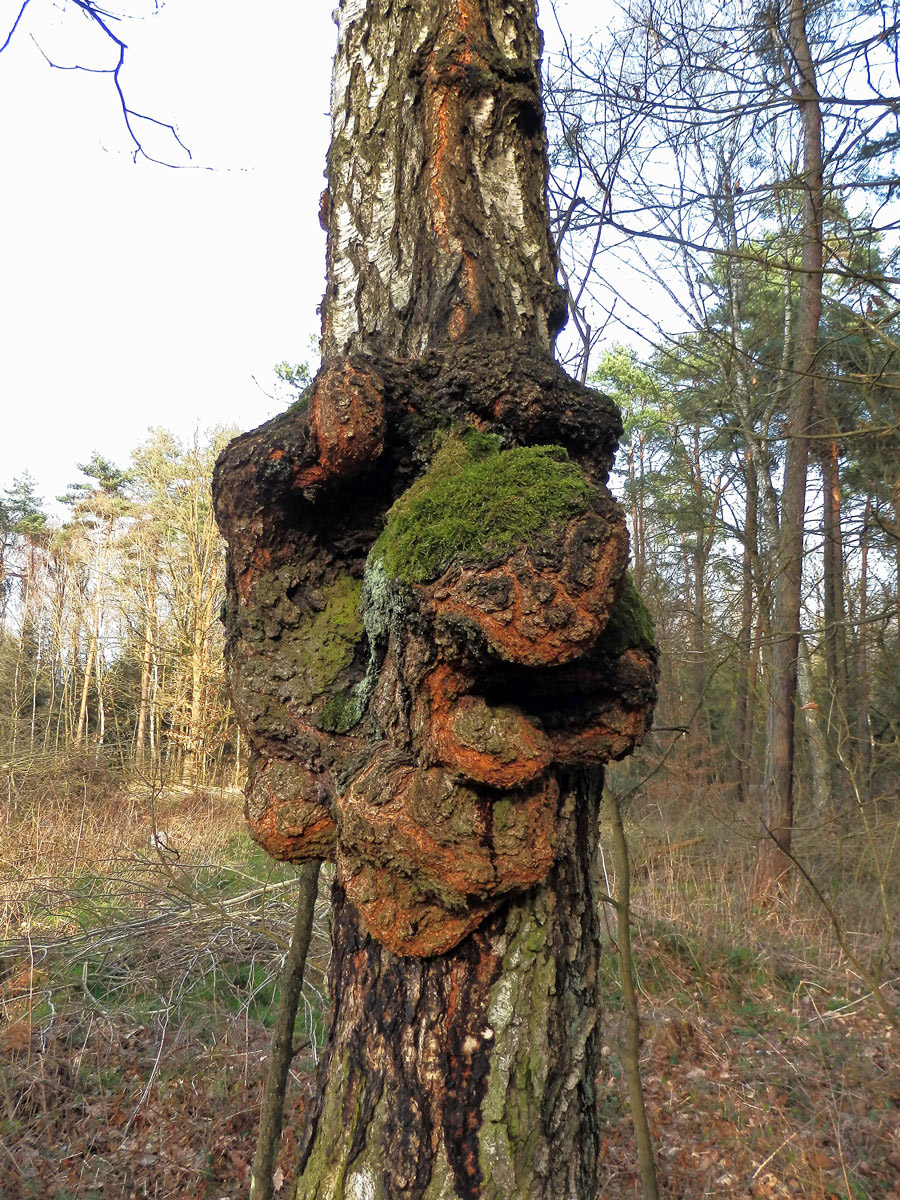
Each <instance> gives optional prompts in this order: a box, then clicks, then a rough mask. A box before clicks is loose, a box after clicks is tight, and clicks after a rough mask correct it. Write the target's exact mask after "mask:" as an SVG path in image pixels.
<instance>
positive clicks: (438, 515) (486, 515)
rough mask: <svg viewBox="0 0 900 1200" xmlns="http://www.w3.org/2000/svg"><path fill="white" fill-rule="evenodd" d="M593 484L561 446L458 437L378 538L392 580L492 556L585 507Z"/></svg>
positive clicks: (417, 579) (421, 577) (414, 578)
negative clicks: (512, 445) (504, 446)
mask: <svg viewBox="0 0 900 1200" xmlns="http://www.w3.org/2000/svg"><path fill="white" fill-rule="evenodd" d="M591 493H592V489H591V486H590V484H589V483H588V482H587V480H586V479H585V478H584V476H583V475H582V473H581V470H580V469H579V467H578V466H577V465H576V464H575V463H573V462H570V461H569V457H568V454H567V453H566V451H565V450H564V449H563V448H562V447H561V446H529V447H523V448H518V449H514V450H501V449H500V442H499V439H498V438H497V437H496V436H494V435H493V434H482V433H477V432H476V431H475V430H468V431H467V432H466V433H465V434H463V436H462V437H459V436H453V437H451V438H449V439H448V440H447V442H446V443H445V445H444V446H443V447H442V448H441V450H440V451H439V452H438V454H437V455H436V457H435V459H434V462H433V463H432V464H431V466H430V467H429V469H428V471H426V473H425V474H424V475H423V476H422V477H421V478H420V479H417V480H416V482H415V483H414V484H413V485H412V487H410V488H409V489H408V490H407V491H406V492H405V493H404V494H403V495H402V496H401V497H400V499H399V500H398V501H397V503H396V504H395V505H394V506H393V508H392V509H391V510H390V512H389V513H388V519H387V525H386V526H385V529H384V532H383V533H382V534H381V537H380V538H379V539H378V541H377V542H376V543H375V546H374V548H373V555H374V556H376V557H377V558H379V559H381V561H382V562H383V564H384V569H385V571H386V573H387V575H388V577H389V578H391V579H398V580H400V581H402V582H404V583H427V582H428V581H429V580H432V579H436V578H437V577H438V576H439V575H441V574H442V573H443V572H444V571H445V570H446V569H447V568H448V567H449V566H450V564H451V563H452V562H454V561H455V560H457V559H462V560H470V561H471V560H476V561H478V560H482V561H483V560H488V559H490V558H493V557H496V556H498V555H503V554H508V553H510V552H511V551H512V550H514V549H515V548H516V546H520V545H522V544H523V543H525V544H528V543H530V542H531V541H532V540H533V539H534V538H535V537H536V536H537V535H538V534H540V533H543V532H545V531H546V530H547V527H548V526H549V525H552V524H554V523H556V522H560V521H565V520H568V519H570V518H571V517H573V516H576V515H577V514H578V513H581V512H584V511H585V509H586V508H587V506H588V504H589V502H590V498H591Z"/></svg>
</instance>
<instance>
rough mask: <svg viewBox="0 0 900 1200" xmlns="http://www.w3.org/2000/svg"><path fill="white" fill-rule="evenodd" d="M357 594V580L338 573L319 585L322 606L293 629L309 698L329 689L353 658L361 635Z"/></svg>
mask: <svg viewBox="0 0 900 1200" xmlns="http://www.w3.org/2000/svg"><path fill="white" fill-rule="evenodd" d="M361 595H362V581H361V580H359V579H354V578H353V577H352V575H342V576H340V577H339V578H338V579H336V580H335V581H334V583H332V584H330V585H329V586H328V587H326V588H323V590H322V598H323V600H324V602H325V603H324V607H323V608H322V609H321V610H320V611H319V612H317V613H316V614H315V615H314V616H313V617H312V618H311V619H309V620H308V621H307V622H306V623H305V624H303V625H302V626H301V627H300V628H299V629H298V630H297V633H296V635H295V636H296V638H297V640H298V642H299V645H300V655H301V658H302V665H303V674H304V675H305V677H306V679H307V680H308V681H309V684H310V700H311V699H312V698H313V697H315V696H321V695H324V694H326V693H328V692H330V691H331V690H332V687H333V684H334V682H335V680H336V679H337V677H338V676H339V675H340V673H341V671H343V670H344V668H345V667H349V666H350V664H351V663H352V662H353V656H354V654H355V653H356V647H357V645H358V644H359V641H360V639H361V638H362V636H363V623H362V617H361V616H360V612H359V601H360V596H361ZM308 702H309V701H307V703H308Z"/></svg>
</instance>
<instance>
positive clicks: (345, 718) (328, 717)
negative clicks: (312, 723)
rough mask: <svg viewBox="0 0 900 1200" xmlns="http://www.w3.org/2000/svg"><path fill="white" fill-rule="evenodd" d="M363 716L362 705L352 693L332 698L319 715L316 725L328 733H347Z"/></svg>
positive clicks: (341, 693) (340, 694)
mask: <svg viewBox="0 0 900 1200" xmlns="http://www.w3.org/2000/svg"><path fill="white" fill-rule="evenodd" d="M361 716H362V704H361V703H360V701H359V699H358V698H357V697H356V696H354V695H353V694H352V693H351V694H350V695H346V694H345V693H343V692H339V693H338V694H337V695H336V696H332V697H331V698H330V700H329V701H328V702H327V704H326V705H325V707H324V708H323V709H322V711H321V712H320V713H319V717H318V720H317V721H316V725H317V726H318V728H319V729H323V730H325V731H327V732H328V733H347V732H348V731H349V730H351V729H352V728H353V726H354V725H356V724H357V723H358V721H359V719H360V717H361Z"/></svg>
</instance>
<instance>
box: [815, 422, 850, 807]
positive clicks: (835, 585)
mask: <svg viewBox="0 0 900 1200" xmlns="http://www.w3.org/2000/svg"><path fill="white" fill-rule="evenodd" d="M822 501H823V528H822V534H823V542H822V564H823V570H822V593H823V607H822V616H823V623H824V630H823V641H824V646H825V672H826V678H827V681H828V712H827V729H828V744H829V749H830V752H831V762H832V776H833V779H832V791H833V792H834V795H835V798H837V796H838V795H839V793H840V792H842V791H845V790H846V788H845V784H846V780H847V769H848V768H849V766H850V764H849V762H848V748H849V732H850V722H851V720H852V714H851V711H850V680H849V676H848V666H849V664H848V658H847V632H846V617H847V611H846V601H845V598H844V538H843V530H842V528H841V476H840V457H839V453H838V444H837V439H836V438H834V437H832V438H830V439H829V441H828V442H827V443H826V445H825V447H824V454H823V456H822Z"/></svg>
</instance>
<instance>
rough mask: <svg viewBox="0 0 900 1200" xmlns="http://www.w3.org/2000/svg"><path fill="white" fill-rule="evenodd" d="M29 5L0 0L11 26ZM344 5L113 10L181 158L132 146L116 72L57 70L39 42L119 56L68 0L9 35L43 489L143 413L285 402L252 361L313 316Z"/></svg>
mask: <svg viewBox="0 0 900 1200" xmlns="http://www.w3.org/2000/svg"><path fill="white" fill-rule="evenodd" d="M20 7H21V0H0V44H2V42H3V40H4V39H5V37H6V33H7V31H8V29H9V28H10V27H11V25H12V23H13V22H14V20H15V16H16V14H17V13H18V11H19V8H20ZM152 7H153V5H152V0H128V3H127V4H124V3H123V10H125V11H128V12H131V13H139V12H143V13H147V14H149V13H151V12H152ZM332 8H333V3H331V2H329V0H293V2H292V3H290V2H287V0H256V2H255V3H254V4H253V5H252V6H248V5H247V4H246V3H245V2H243V0H242V2H240V3H239V2H238V0H218V3H217V4H216V5H215V8H214V10H213V9H212V6H211V5H210V4H209V2H208V0H177V3H169V4H167V5H165V6H164V7H163V8H162V9H161V10H160V12H159V13H158V15H156V16H151V17H149V18H148V19H145V20H127V21H121V22H119V23H117V24H115V26H114V28H115V30H116V32H117V33H118V34H119V36H120V37H122V38H123V40H124V41H126V42H127V43H128V45H129V50H128V56H127V61H126V66H125V70H124V72H123V75H122V81H123V83H124V85H125V89H126V97H127V99H128V102H129V104H130V106H131V107H133V108H135V109H137V110H138V111H140V112H145V113H149V114H151V115H152V116H154V117H157V118H159V119H161V120H164V121H172V122H173V123H175V124H176V126H177V128H178V131H179V133H180V135H181V137H182V138H183V140H184V141H185V143H186V144H187V145H188V146H189V147H190V149H191V151H192V153H193V158H194V163H195V164H196V169H187V170H171V169H167V168H166V167H162V166H156V165H154V164H152V163H147V162H144V161H140V160H139V161H138V162H137V163H136V164H135V163H133V162H132V159H131V155H130V152H129V149H130V147H129V142H128V138H127V134H126V133H125V130H124V128H123V124H122V118H121V113H120V112H119V110H118V108H117V102H116V97H115V94H114V91H113V86H112V80H111V78H110V77H109V76H107V75H88V74H85V73H83V72H80V71H59V70H52V69H51V68H50V67H49V66H48V65H47V63H46V61H45V59H44V58H43V57H42V55H41V52H40V50H39V49H38V47H37V45H36V41H37V42H38V43H39V44H40V46H41V47H42V48H43V50H44V52H45V53H46V54H47V55H48V56H49V57H50V58H52V59H53V60H54V61H56V62H59V63H61V64H68V63H74V62H79V63H82V64H90V65H95V66H109V65H111V63H112V61H113V48H112V47H111V46H110V45H109V44H107V43H106V42H105V41H104V39H103V38H102V37H101V36H100V34H99V31H97V30H96V29H94V28H93V27H92V26H91V25H90V24H89V22H88V21H87V20H86V19H85V18H84V17H83V15H82V14H80V13H79V12H78V10H77V9H75V8H74V7H73V6H72V5H71V4H70V5H65V4H64V3H63V2H62V0H59V2H57V3H54V2H53V0H31V3H30V5H29V7H28V9H27V10H26V12H25V15H24V17H23V20H22V23H21V24H20V26H19V28H18V30H17V32H16V34H15V36H14V38H13V40H12V41H11V43H10V45H9V46H8V48H7V49H6V50H5V51H4V52H3V53H2V54H0V112H2V113H3V114H4V120H3V123H2V128H0V162H2V164H3V170H4V182H3V185H2V189H0V229H2V250H0V255H2V257H0V263H2V274H0V488H2V487H5V486H8V484H9V483H10V482H11V480H12V478H13V477H14V476H16V475H19V474H21V473H23V472H24V471H25V470H28V471H30V472H31V474H32V475H33V476H34V478H35V480H36V481H37V485H38V490H39V492H40V493H41V494H42V495H43V496H44V497H45V498H47V499H48V500H49V499H52V498H53V497H55V496H56V495H58V494H60V493H61V492H62V491H63V490H64V489H65V487H66V485H67V484H68V483H69V482H71V481H73V480H74V479H76V478H79V475H78V472H77V469H76V466H75V464H76V463H78V462H85V461H87V459H88V458H89V457H90V455H91V452H92V451H93V450H95V449H96V450H98V451H100V453H102V454H104V455H106V456H107V457H109V458H112V459H113V460H114V461H117V462H119V463H120V464H124V463H125V462H126V461H127V459H128V455H129V452H130V451H131V449H132V448H133V447H134V446H135V445H136V444H137V443H138V442H139V441H140V440H141V439H142V437H143V436H144V435H145V433H146V430H147V429H148V428H149V427H150V426H153V425H163V426H165V427H167V428H169V429H171V430H173V431H174V432H175V433H177V434H179V435H181V436H185V435H188V436H189V435H190V434H191V433H192V432H193V431H194V430H195V429H196V428H199V429H201V430H204V429H206V428H209V427H211V426H213V425H215V424H217V423H222V424H232V423H233V424H236V425H238V426H240V427H241V428H244V429H246V428H251V427H252V426H254V425H257V424H259V423H260V422H261V421H263V420H265V419H266V418H267V417H268V416H270V415H271V414H272V413H273V412H274V411H275V410H276V409H277V407H278V406H277V405H276V404H273V402H272V401H271V400H270V399H268V398H267V397H266V396H265V395H264V394H263V393H262V391H261V390H260V388H259V387H258V386H257V385H256V384H255V383H254V381H253V377H254V376H255V377H256V379H257V380H259V382H260V384H261V385H262V386H263V387H265V388H266V389H267V390H270V389H271V382H272V366H273V364H274V363H275V362H277V361H280V360H282V359H288V360H290V361H303V360H305V359H306V358H307V357H308V356H309V354H310V339H311V338H315V337H317V335H318V317H317V315H316V307H317V305H318V303H319V301H320V300H321V296H322V291H323V287H324V235H323V234H322V232H321V230H320V228H319V224H318V216H317V214H318V201H319V194H320V192H321V190H322V188H323V186H324V182H323V178H322V172H323V169H324V163H325V152H326V149H327V142H328V119H327V108H328V96H329V87H330V72H331V60H332V56H333V52H334V46H335V40H336V31H335V27H334V25H333V23H332V20H331V11H332ZM558 9H559V11H560V13H561V18H562V20H563V21H569V22H575V21H576V20H577V19H580V20H581V22H582V24H584V23H585V22H590V21H592V20H593V19H594V14H596V11H597V9H596V6H595V5H593V4H589V3H588V2H587V0H560V2H559V3H558ZM213 12H214V16H213V15H212V13H213ZM544 23H545V26H547V28H546V33H547V35H548V41H549V40H550V37H551V35H552V34H553V32H554V31H553V29H552V22H551V21H550V20H549V19H548V20H546V21H545V22H544ZM35 40H36V41H35ZM146 133H147V137H146V146H147V147H148V149H150V150H151V151H155V152H156V153H158V154H159V156H160V157H169V158H170V159H171V160H172V161H177V159H176V158H175V157H174V155H175V152H176V151H177V147H175V146H173V145H172V143H171V141H170V140H168V137H167V135H163V134H160V133H159V132H157V133H154V132H153V130H152V129H150V128H148V129H147V130H146Z"/></svg>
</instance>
